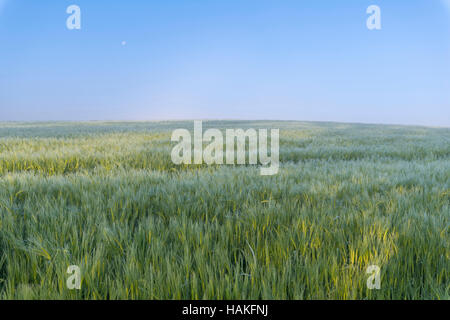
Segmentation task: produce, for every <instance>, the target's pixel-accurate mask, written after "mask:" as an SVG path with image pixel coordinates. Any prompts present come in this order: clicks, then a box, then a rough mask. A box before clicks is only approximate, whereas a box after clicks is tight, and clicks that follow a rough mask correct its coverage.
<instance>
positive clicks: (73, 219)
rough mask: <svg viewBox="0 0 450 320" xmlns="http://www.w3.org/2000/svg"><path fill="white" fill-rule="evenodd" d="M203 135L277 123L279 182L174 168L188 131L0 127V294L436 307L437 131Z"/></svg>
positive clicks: (444, 188)
mask: <svg viewBox="0 0 450 320" xmlns="http://www.w3.org/2000/svg"><path fill="white" fill-rule="evenodd" d="M203 126H204V130H206V129H207V128H218V129H222V130H225V129H226V128H243V129H245V128H255V129H258V128H267V129H271V128H279V129H280V170H279V173H278V174H277V175H274V176H261V175H260V174H259V170H258V167H257V166H250V165H247V166H237V165H236V166H226V165H223V166H206V165H192V166H191V165H190V166H188V165H182V166H177V165H174V164H173V163H172V161H171V158H170V154H171V149H172V148H173V143H172V142H171V141H170V137H171V133H172V131H173V130H174V129H177V128H187V129H192V128H193V122H190V121H186V122H182V121H180V122H128V123H125V122H84V123H75V122H70V123H57V122H53V123H0V299H89V300H90V299H449V298H450V286H449V284H450V283H449V271H450V268H449V266H450V264H449V258H450V252H449V244H450V230H449V222H450V207H449V205H450V129H448V128H427V127H408V126H392V125H391V126H389V125H363V124H339V123H313V122H293V121H292V122H291V121H283V122H276V121H253V122H250V121H208V122H204V123H203ZM71 265H77V266H79V267H80V269H81V274H82V283H81V289H80V290H69V289H68V288H67V286H66V281H67V279H68V277H69V276H70V274H68V273H67V268H68V266H71ZM370 265H377V266H379V267H380V284H381V286H380V289H379V290H376V289H375V290H370V289H369V288H368V287H367V279H368V277H369V276H370V275H369V274H366V270H367V268H368V266H370Z"/></svg>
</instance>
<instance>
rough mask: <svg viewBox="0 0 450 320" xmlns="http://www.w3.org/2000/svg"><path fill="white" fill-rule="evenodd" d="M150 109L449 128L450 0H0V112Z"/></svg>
mask: <svg viewBox="0 0 450 320" xmlns="http://www.w3.org/2000/svg"><path fill="white" fill-rule="evenodd" d="M72 4H76V5H78V6H79V7H80V8H81V30H68V29H67V27H66V19H67V18H68V17H69V14H67V13H66V8H67V7H68V6H69V5H72ZM373 4H375V5H378V6H379V7H380V8H381V24H382V29H381V30H372V31H370V30H368V29H367V27H366V19H367V18H368V16H369V15H368V14H367V13H366V9H367V7H368V6H369V5H373ZM159 119H273V120H276V119H292V120H294V119H295V120H318V121H339V122H368V123H394V124H421V125H433V126H434V125H436V126H450V0H395V1H393V0H370V1H366V0H342V1H336V0H322V1H321V0H307V1H306V0H305V1H302V0H220V1H218V0H146V1H144V0H127V1H125V0H114V1H111V0H109V1H106V0H71V1H66V0H39V1H36V0H0V121H9V120H27V121H28V120H33V121H34V120H37V121H41V120H159Z"/></svg>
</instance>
